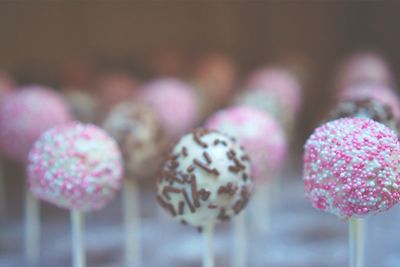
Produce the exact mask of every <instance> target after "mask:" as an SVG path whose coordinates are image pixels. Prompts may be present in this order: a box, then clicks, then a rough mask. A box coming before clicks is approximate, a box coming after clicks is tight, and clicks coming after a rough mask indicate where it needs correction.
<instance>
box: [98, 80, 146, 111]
mask: <svg viewBox="0 0 400 267" xmlns="http://www.w3.org/2000/svg"><path fill="white" fill-rule="evenodd" d="M138 86H139V82H138V81H137V80H136V79H135V78H134V77H131V76H129V75H127V74H125V73H124V72H111V73H107V74H104V75H102V76H101V77H100V78H99V79H98V81H97V83H96V88H97V92H98V97H99V101H100V105H101V107H102V110H103V111H104V112H105V114H108V112H110V111H111V109H112V108H113V107H114V106H115V105H117V104H118V103H120V102H122V101H125V100H127V99H131V98H132V97H134V96H135V95H136V93H137V89H138Z"/></svg>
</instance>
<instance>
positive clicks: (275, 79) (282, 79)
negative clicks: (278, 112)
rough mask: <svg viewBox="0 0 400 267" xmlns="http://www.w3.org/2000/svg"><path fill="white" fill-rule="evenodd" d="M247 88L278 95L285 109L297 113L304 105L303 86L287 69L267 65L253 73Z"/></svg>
mask: <svg viewBox="0 0 400 267" xmlns="http://www.w3.org/2000/svg"><path fill="white" fill-rule="evenodd" d="M245 88H247V89H250V90H252V89H261V90H264V91H265V92H267V93H269V94H273V95H275V96H276V98H277V100H278V101H279V104H280V105H282V107H283V108H282V109H283V110H285V111H286V110H287V111H288V112H292V113H294V114H295V113H297V112H299V111H300V110H301V107H302V101H303V100H302V92H301V86H300V84H299V82H298V81H297V79H296V78H295V76H294V75H293V74H292V73H291V72H289V71H287V70H286V69H283V68H279V67H266V68H262V69H259V70H256V71H255V72H253V73H251V74H250V76H249V78H248V80H247V82H246V84H245Z"/></svg>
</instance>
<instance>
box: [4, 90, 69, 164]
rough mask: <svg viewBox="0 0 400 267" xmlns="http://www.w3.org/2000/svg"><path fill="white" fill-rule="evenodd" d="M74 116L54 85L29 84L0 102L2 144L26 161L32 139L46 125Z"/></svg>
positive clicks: (6, 150) (6, 151)
mask: <svg viewBox="0 0 400 267" xmlns="http://www.w3.org/2000/svg"><path fill="white" fill-rule="evenodd" d="M70 120H71V116H70V112H69V109H68V106H67V104H66V103H65V101H64V99H63V98H62V97H61V96H60V95H59V94H58V93H56V92H54V91H52V90H51V89H47V88H44V87H41V86H28V87H24V88H21V89H20V90H16V91H13V92H12V93H10V94H8V95H7V96H6V97H5V98H4V99H2V101H1V102H0V147H1V148H2V149H3V151H4V154H5V155H6V156H8V157H10V158H12V159H15V160H18V161H22V162H24V161H25V160H26V158H27V156H28V152H29V150H30V148H31V146H32V144H33V142H34V141H35V140H36V139H37V138H38V137H39V136H40V135H41V134H42V133H43V132H44V131H45V130H47V129H49V128H50V127H53V126H55V125H58V124H62V123H65V122H68V121H70Z"/></svg>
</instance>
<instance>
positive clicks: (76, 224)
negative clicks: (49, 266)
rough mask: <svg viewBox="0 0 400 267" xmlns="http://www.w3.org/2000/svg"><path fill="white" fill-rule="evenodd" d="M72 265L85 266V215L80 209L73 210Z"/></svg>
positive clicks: (74, 266) (75, 266)
mask: <svg viewBox="0 0 400 267" xmlns="http://www.w3.org/2000/svg"><path fill="white" fill-rule="evenodd" d="M71 230H72V266H73V267H85V266H86V256H85V244H84V238H83V231H84V216H83V213H82V212H80V211H79V210H71Z"/></svg>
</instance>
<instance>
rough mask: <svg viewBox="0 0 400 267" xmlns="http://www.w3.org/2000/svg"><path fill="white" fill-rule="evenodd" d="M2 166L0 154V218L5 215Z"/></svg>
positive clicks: (4, 189)
mask: <svg viewBox="0 0 400 267" xmlns="http://www.w3.org/2000/svg"><path fill="white" fill-rule="evenodd" d="M4 179H5V177H4V166H3V160H2V159H1V156H0V219H4V218H5V217H6V212H7V210H6V206H7V205H6V188H5V180H4Z"/></svg>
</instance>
